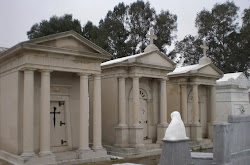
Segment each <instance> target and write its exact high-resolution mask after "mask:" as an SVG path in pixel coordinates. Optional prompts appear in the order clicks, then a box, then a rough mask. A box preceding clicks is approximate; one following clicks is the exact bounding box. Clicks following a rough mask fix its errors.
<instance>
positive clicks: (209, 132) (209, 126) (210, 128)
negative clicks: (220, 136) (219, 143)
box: [208, 123, 213, 139]
mask: <svg viewBox="0 0 250 165" xmlns="http://www.w3.org/2000/svg"><path fill="white" fill-rule="evenodd" d="M208 138H209V139H213V123H208Z"/></svg>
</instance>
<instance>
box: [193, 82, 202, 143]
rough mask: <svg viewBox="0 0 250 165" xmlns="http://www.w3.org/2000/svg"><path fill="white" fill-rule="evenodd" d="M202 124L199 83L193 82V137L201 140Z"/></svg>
mask: <svg viewBox="0 0 250 165" xmlns="http://www.w3.org/2000/svg"><path fill="white" fill-rule="evenodd" d="M201 134H202V132H201V124H200V122H199V97H198V84H193V123H192V124H191V133H190V136H191V139H192V140H201V139H202V138H201Z"/></svg>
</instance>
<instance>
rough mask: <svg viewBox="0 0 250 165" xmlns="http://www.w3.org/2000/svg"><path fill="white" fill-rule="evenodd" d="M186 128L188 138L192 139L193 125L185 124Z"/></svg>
mask: <svg viewBox="0 0 250 165" xmlns="http://www.w3.org/2000/svg"><path fill="white" fill-rule="evenodd" d="M184 125H185V128H186V135H187V137H191V124H184Z"/></svg>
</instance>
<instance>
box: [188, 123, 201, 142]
mask: <svg viewBox="0 0 250 165" xmlns="http://www.w3.org/2000/svg"><path fill="white" fill-rule="evenodd" d="M190 126H191V129H190V130H191V134H190V135H191V136H190V137H191V140H197V141H200V140H202V137H201V124H200V123H194V124H191V125H190Z"/></svg>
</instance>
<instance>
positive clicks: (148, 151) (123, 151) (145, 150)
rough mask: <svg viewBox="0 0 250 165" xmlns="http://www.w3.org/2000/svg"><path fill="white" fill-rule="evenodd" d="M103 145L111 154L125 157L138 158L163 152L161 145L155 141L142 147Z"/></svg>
mask: <svg viewBox="0 0 250 165" xmlns="http://www.w3.org/2000/svg"><path fill="white" fill-rule="evenodd" d="M103 147H105V148H106V149H107V151H108V154H109V155H115V156H119V157H124V158H137V157H145V156H152V155H160V154H161V145H160V144H155V143H153V144H144V147H140V148H120V147H115V146H108V145H104V146H103Z"/></svg>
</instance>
